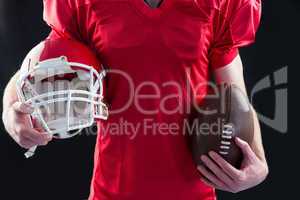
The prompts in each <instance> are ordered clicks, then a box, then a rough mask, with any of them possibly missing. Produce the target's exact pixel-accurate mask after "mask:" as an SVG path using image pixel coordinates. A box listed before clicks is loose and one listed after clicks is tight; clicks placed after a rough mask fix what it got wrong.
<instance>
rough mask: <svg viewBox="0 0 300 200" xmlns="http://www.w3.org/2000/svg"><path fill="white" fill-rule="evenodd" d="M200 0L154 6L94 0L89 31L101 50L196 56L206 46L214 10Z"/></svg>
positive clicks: (134, 1) (166, 0) (170, 1)
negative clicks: (164, 50) (158, 51)
mask: <svg viewBox="0 0 300 200" xmlns="http://www.w3.org/2000/svg"><path fill="white" fill-rule="evenodd" d="M199 1H202V0H198V1H195V0H163V1H162V2H161V3H160V6H159V7H158V8H155V9H153V8H151V7H150V6H149V5H147V4H146V3H145V2H144V0H93V1H92V4H91V10H92V13H93V15H94V17H93V19H94V20H95V23H94V24H93V26H91V27H90V28H92V29H94V30H89V32H93V33H94V34H93V36H92V41H93V42H94V43H95V45H96V46H97V47H98V48H101V51H102V53H109V52H111V51H114V52H118V51H121V52H122V51H128V50H132V49H136V50H139V51H143V49H147V48H149V49H154V50H155V49H158V50H161V49H168V50H169V51H173V53H174V55H176V56H178V57H180V58H181V57H185V56H187V55H188V56H189V57H195V58H196V57H199V55H200V54H201V53H202V52H203V51H204V50H206V47H207V45H209V44H208V42H207V40H208V38H209V36H210V32H211V20H212V19H211V18H212V10H213V9H211V8H210V5H206V4H204V3H203V2H204V0H203V2H202V3H203V4H201V7H199V6H200V4H199Z"/></svg>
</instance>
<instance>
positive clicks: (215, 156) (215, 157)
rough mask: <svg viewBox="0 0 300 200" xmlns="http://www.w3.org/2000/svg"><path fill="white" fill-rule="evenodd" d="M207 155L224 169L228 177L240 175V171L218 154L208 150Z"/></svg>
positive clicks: (233, 177) (234, 177) (235, 177)
mask: <svg viewBox="0 0 300 200" xmlns="http://www.w3.org/2000/svg"><path fill="white" fill-rule="evenodd" d="M209 156H210V157H211V158H212V159H213V160H214V161H215V162H216V163H217V164H218V165H219V166H220V167H221V168H222V169H223V170H224V172H225V173H226V174H227V175H228V176H229V177H231V178H232V179H234V180H236V179H237V178H239V177H240V174H241V172H240V171H239V170H238V169H236V168H235V167H233V166H232V165H231V164H230V163H228V162H227V161H226V160H224V159H223V158H222V157H221V156H220V155H219V154H217V153H216V152H213V151H212V152H209Z"/></svg>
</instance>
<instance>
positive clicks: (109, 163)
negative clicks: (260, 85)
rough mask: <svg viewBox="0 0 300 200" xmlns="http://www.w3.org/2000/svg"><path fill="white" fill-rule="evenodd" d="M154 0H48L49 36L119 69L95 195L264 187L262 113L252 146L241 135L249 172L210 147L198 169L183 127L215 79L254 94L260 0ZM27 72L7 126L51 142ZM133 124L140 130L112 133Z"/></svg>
mask: <svg viewBox="0 0 300 200" xmlns="http://www.w3.org/2000/svg"><path fill="white" fill-rule="evenodd" d="M145 1H146V2H145ZM145 1H144V0H44V19H45V21H46V22H47V23H48V25H49V26H50V27H51V28H52V32H51V33H50V36H49V37H50V38H51V37H63V38H68V39H73V40H77V41H80V42H82V43H84V44H86V45H87V46H89V47H90V48H91V49H92V50H94V52H95V53H96V54H97V56H98V57H99V58H100V59H101V62H103V63H104V65H106V66H108V68H109V70H110V71H111V73H109V72H108V75H107V76H108V84H107V88H106V90H107V93H106V95H107V96H106V98H107V102H108V104H109V108H110V112H111V113H110V117H109V119H108V120H107V121H101V122H98V127H99V133H98V138H97V144H96V151H95V160H94V163H95V164H94V173H93V179H92V183H91V193H90V197H89V199H90V200H104V199H109V200H116V199H120V200H129V199H130V200H141V199H143V200H153V199H155V200H160V199H177V200H186V199H190V200H192V199H195V200H196V199H199V200H212V199H216V196H215V189H219V190H223V191H229V192H233V193H236V192H239V191H242V190H246V189H248V188H251V187H253V186H256V185H258V184H259V183H261V182H262V181H263V180H264V179H265V178H266V176H267V174H268V165H267V162H266V158H265V154H264V149H263V145H262V140H261V132H260V128H259V124H258V120H257V116H256V115H255V114H254V115H255V116H254V117H255V119H256V124H255V136H254V140H253V143H251V144H248V143H246V142H244V141H242V140H240V139H238V138H237V139H236V143H237V145H238V146H239V147H240V148H241V149H242V152H243V154H244V160H243V163H242V167H241V169H236V168H234V167H233V166H231V165H230V164H228V163H227V162H226V161H225V160H224V159H222V158H221V157H220V155H218V154H217V153H216V152H210V153H209V155H207V156H203V157H202V160H203V162H204V163H205V165H206V168H199V169H198V170H197V168H196V166H195V164H194V163H193V160H192V157H191V154H190V152H189V149H188V146H187V142H186V137H185V135H184V134H181V133H182V132H183V124H184V123H183V122H184V119H185V117H186V114H187V112H182V110H185V109H182V107H185V106H184V105H189V104H190V102H191V99H198V100H199V99H201V96H204V95H205V94H206V92H207V87H205V86H203V85H205V83H207V82H208V81H209V79H210V76H211V75H213V76H214V77H215V80H216V82H217V83H224V82H225V83H234V84H236V85H238V86H239V87H240V88H241V89H242V90H243V91H244V92H246V90H245V83H244V78H243V65H242V62H241V59H240V56H239V51H238V49H239V48H240V47H242V46H245V45H248V44H250V43H252V42H253V41H254V39H255V33H256V31H257V28H258V26H259V21H260V17H261V1H260V0H160V1H158V0H145ZM116 72H122V74H123V75H122V76H121V75H120V73H116ZM125 75H126V77H127V78H126V77H125ZM18 76H19V73H16V75H15V76H14V77H13V78H12V79H11V81H10V82H9V83H8V85H7V87H6V90H5V94H4V103H3V105H4V112H3V121H4V124H5V127H6V130H7V131H8V133H9V134H10V135H11V136H12V137H13V138H14V139H15V141H16V142H17V143H19V144H20V145H21V146H22V147H25V148H30V147H32V146H34V145H45V144H47V143H48V142H49V141H50V140H51V139H52V138H51V136H49V135H47V134H41V133H39V132H38V131H36V130H34V129H32V128H30V127H29V126H28V124H26V120H24V119H25V116H26V115H27V114H30V113H31V112H33V109H32V107H31V106H29V105H26V104H24V103H20V102H19V100H18V97H17V94H16V88H15V84H16V80H17V79H18ZM131 83H132V84H131ZM132 85H134V89H133V88H132ZM188 91H190V93H191V94H190V95H189V92H188ZM145 97H146V98H145ZM132 99H134V100H132ZM198 100H197V101H198ZM123 108H125V109H123ZM113 111H116V112H113ZM124 120H126V123H127V124H131V125H132V127H134V128H131V129H127V130H126V131H125V133H124V131H121V130H119V131H115V132H114V134H106V133H105V132H106V131H111V130H112V129H113V128H112V126H111V124H115V125H116V124H117V125H120V126H122V123H124ZM145 120H147V121H146V122H147V123H148V124H145ZM149 121H150V122H149ZM149 123H151V124H152V125H153V126H152V128H149ZM157 124H167V125H170V124H173V125H174V124H175V125H177V126H175V128H174V126H172V128H171V126H170V127H169V128H168V129H165V128H164V133H163V134H159V131H162V129H159V130H158V131H156V132H154V130H153V129H155V128H156V127H157V126H156V125H157ZM154 125H155V126H154ZM140 126H142V127H143V128H139V127H140ZM176 128H177V129H178V130H177V133H178V134H174V133H173V132H174V129H176ZM165 130H167V131H165ZM154 133H155V134H154ZM132 135H134V137H132ZM199 172H200V173H199Z"/></svg>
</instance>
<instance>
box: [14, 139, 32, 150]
mask: <svg viewBox="0 0 300 200" xmlns="http://www.w3.org/2000/svg"><path fill="white" fill-rule="evenodd" d="M15 140H16V142H17V143H18V144H19V145H20V146H21V147H22V148H24V149H30V148H31V147H33V146H35V145H36V144H35V142H34V141H32V140H30V139H28V138H25V137H16V139H15Z"/></svg>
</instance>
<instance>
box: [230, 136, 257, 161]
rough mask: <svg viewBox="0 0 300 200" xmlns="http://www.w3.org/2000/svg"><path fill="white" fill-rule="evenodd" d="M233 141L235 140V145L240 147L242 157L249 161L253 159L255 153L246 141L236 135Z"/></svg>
mask: <svg viewBox="0 0 300 200" xmlns="http://www.w3.org/2000/svg"><path fill="white" fill-rule="evenodd" d="M235 142H236V144H237V146H238V147H240V148H241V150H242V152H243V155H244V158H245V159H248V160H249V161H254V159H255V153H254V152H253V150H252V149H251V147H250V145H249V144H248V143H247V142H246V141H244V140H242V139H240V138H238V137H237V138H236V140H235Z"/></svg>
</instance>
